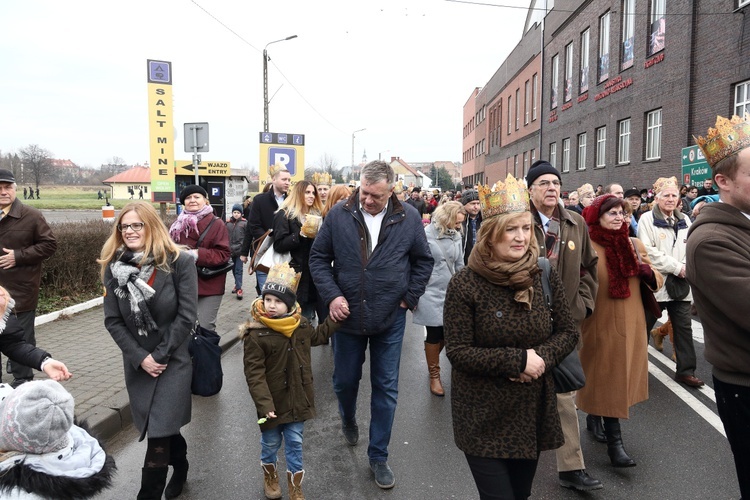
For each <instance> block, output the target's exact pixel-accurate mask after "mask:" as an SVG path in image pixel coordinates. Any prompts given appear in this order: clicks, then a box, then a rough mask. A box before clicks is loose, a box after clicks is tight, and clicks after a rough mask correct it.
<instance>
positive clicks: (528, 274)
mask: <svg viewBox="0 0 750 500" xmlns="http://www.w3.org/2000/svg"><path fill="white" fill-rule="evenodd" d="M538 257H539V249H538V248H537V247H536V245H529V250H528V251H527V252H526V254H525V255H524V256H523V257H521V258H520V259H518V260H517V261H515V262H502V261H498V260H496V259H494V258H493V257H492V255H491V254H490V251H489V249H486V248H480V247H474V249H473V250H472V252H471V254H470V255H469V263H468V266H469V268H470V269H471V270H472V271H474V272H475V273H477V274H478V275H480V276H482V277H484V278H485V279H486V280H487V281H489V282H490V283H493V284H495V285H499V286H503V287H509V288H510V289H512V290H514V291H515V296H514V298H513V299H514V300H515V301H516V302H518V303H519V304H523V305H524V307H526V309H527V310H531V301H532V300H533V299H534V287H533V286H532V285H533V284H534V276H535V275H537V274H539V273H540V272H541V269H539V263H538Z"/></svg>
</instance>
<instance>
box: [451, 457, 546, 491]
mask: <svg viewBox="0 0 750 500" xmlns="http://www.w3.org/2000/svg"><path fill="white" fill-rule="evenodd" d="M466 461H467V462H468V463H469V468H470V469H471V474H472V475H473V476H474V482H475V483H476V485H477V490H478V491H479V498H480V500H526V499H527V498H529V497H530V496H531V483H533V482H534V475H535V474H536V465H537V463H538V462H539V456H538V455H537V459H536V460H518V459H505V458H484V457H476V456H473V455H468V454H467V455H466Z"/></svg>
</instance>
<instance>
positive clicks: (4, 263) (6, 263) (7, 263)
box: [0, 248, 16, 269]
mask: <svg viewBox="0 0 750 500" xmlns="http://www.w3.org/2000/svg"><path fill="white" fill-rule="evenodd" d="M3 252H6V253H5V255H2V256H0V269H10V268H12V267H16V254H15V252H14V251H13V249H12V248H3Z"/></svg>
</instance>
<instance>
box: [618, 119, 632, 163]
mask: <svg viewBox="0 0 750 500" xmlns="http://www.w3.org/2000/svg"><path fill="white" fill-rule="evenodd" d="M617 133H618V137H617V164H618V165H626V164H628V163H630V118H625V119H624V120H620V122H619V123H618V124H617Z"/></svg>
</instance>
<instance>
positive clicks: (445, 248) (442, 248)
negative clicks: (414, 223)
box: [413, 223, 464, 326]
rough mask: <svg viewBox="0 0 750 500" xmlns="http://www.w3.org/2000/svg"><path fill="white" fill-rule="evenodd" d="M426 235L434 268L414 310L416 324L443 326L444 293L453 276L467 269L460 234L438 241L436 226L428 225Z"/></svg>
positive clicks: (444, 236)
mask: <svg viewBox="0 0 750 500" xmlns="http://www.w3.org/2000/svg"><path fill="white" fill-rule="evenodd" d="M424 231H425V235H426V236H427V243H429V245H430V253H432V258H433V259H434V260H435V264H434V266H433V267H432V275H431V276H430V281H429V282H428V283H427V288H426V289H425V292H424V295H422V296H421V297H420V298H419V304H417V308H416V309H414V313H413V314H414V317H413V321H414V323H415V324H417V325H425V326H443V303H444V302H445V291H446V290H448V283H449V282H450V280H451V277H452V276H453V274H454V273H457V272H458V271H460V270H461V269H463V267H464V251H463V245H462V244H461V233H459V232H455V233H452V234H447V233H446V234H444V235H443V236H441V237H438V230H437V228H436V227H435V224H434V223H431V224H428V225H427V227H426V228H425V230H424ZM451 270H452V271H451Z"/></svg>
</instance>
